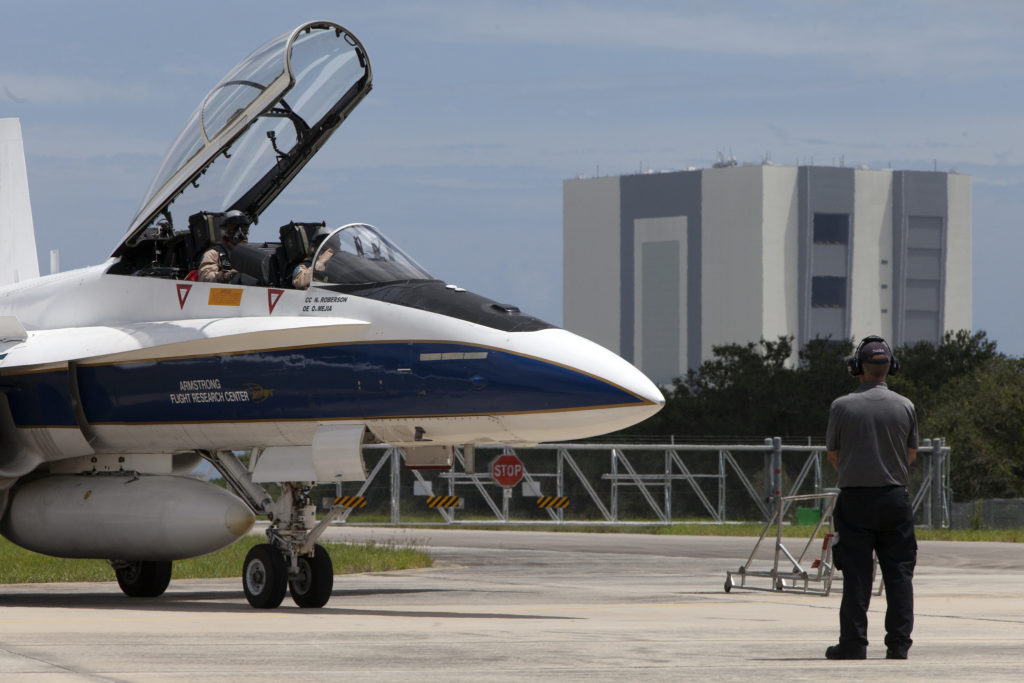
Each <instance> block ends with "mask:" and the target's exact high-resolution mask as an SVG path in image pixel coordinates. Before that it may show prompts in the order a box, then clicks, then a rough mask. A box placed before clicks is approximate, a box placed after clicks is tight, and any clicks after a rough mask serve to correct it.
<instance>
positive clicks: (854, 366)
mask: <svg viewBox="0 0 1024 683" xmlns="http://www.w3.org/2000/svg"><path fill="white" fill-rule="evenodd" d="M871 342H882V343H883V344H885V348H887V349H888V350H889V374H890V375H895V374H896V373H898V372H899V371H900V362H899V361H898V360H896V356H894V355H893V353H892V347H891V346H889V342H887V341H885V339H883V338H882V337H879V336H878V335H877V334H872V335H869V336H867V337H864V338H863V339H861V340H860V344H857V350H856V351H854V352H853V355H852V356H850V357H849V358H847V359H846V366H847V369H848V370H849V371H850V374H851V375H853V376H854V377H857V376H858V375H863V374H864V366H863V365H862V364H861V362H860V350H861V349H863V348H864V345H865V344H869V343H871Z"/></svg>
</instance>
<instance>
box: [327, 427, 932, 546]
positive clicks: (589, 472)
mask: <svg viewBox="0 0 1024 683" xmlns="http://www.w3.org/2000/svg"><path fill="white" fill-rule="evenodd" d="M502 454H513V455H515V456H516V457H517V458H518V459H519V460H520V461H521V462H522V463H523V476H522V481H521V483H520V484H518V485H517V486H515V487H503V486H500V485H498V483H497V482H496V481H495V480H494V478H493V477H492V476H491V472H490V467H489V463H490V462H491V461H492V460H493V459H494V458H496V457H498V456H499V455H502ZM364 456H365V458H366V461H367V463H372V468H371V470H370V472H369V475H368V477H367V479H366V481H365V482H359V483H358V490H353V489H354V488H355V487H356V486H357V484H356V483H352V484H344V485H338V486H337V488H336V490H335V496H336V497H338V498H340V499H342V500H344V501H345V503H344V504H351V505H352V507H349V508H347V509H346V510H345V511H344V512H343V513H342V514H341V515H340V516H339V522H344V521H346V520H347V519H349V517H350V516H352V515H356V517H355V518H353V521H355V519H358V516H359V515H361V514H364V513H366V512H368V511H369V512H376V513H377V514H378V515H379V514H380V513H382V512H384V513H386V515H387V518H388V520H389V521H390V523H392V524H400V523H402V521H403V514H404V515H406V518H407V519H406V522H407V523H408V522H409V521H413V520H412V518H415V521H420V522H422V521H424V518H423V515H424V513H427V514H428V517H427V519H428V520H429V519H431V518H434V522H433V523H438V522H440V523H446V524H465V523H480V522H488V523H495V522H498V523H510V522H516V523H529V522H547V523H556V524H567V523H581V522H587V523H604V524H637V523H658V524H668V523H672V522H678V521H684V520H685V521H708V522H738V521H762V522H763V521H765V520H767V519H768V518H769V517H770V516H771V514H772V510H773V509H774V504H775V501H776V499H777V497H778V496H783V495H787V496H793V495H800V494H820V493H822V492H823V491H827V490H828V489H830V488H832V487H834V486H835V483H836V482H835V472H834V470H833V469H832V467H831V466H830V465H828V463H827V461H826V462H825V463H824V464H823V460H826V457H825V456H826V454H825V449H824V447H823V446H814V445H811V446H794V445H786V444H783V443H782V440H781V439H780V438H778V437H776V438H771V439H765V440H764V442H763V443H760V444H725V445H708V444H653V445H652V444H584V443H563V444H543V445H539V446H534V447H516V448H512V447H509V446H502V445H494V446H477V447H476V449H475V457H472V456H471V457H470V458H469V459H470V462H471V465H470V468H469V469H467V468H466V460H467V458H466V454H464V453H463V452H462V450H460V449H456V452H455V460H454V463H453V465H452V467H451V468H449V469H447V470H443V471H422V470H407V469H406V468H405V466H404V459H405V453H404V451H403V450H402V449H401V448H396V447H389V446H367V447H366V448H365V451H364ZM474 460H475V461H476V466H473V464H472V462H473V461H474ZM949 462H950V450H949V448H948V447H946V445H945V442H944V440H943V439H926V440H924V441H923V442H922V444H921V448H920V449H919V450H918V463H917V464H915V465H914V466H913V467H911V482H910V486H909V487H908V488H909V490H910V493H911V496H912V500H913V507H914V511H915V517H916V520H917V522H918V524H921V525H924V526H928V527H932V528H948V527H949V526H950V508H951V495H950V486H949ZM349 501H354V502H352V503H349ZM814 513H815V510H813V509H806V508H796V509H795V510H793V511H792V514H793V517H794V519H793V520H791V521H797V520H798V519H800V517H801V515H804V516H805V517H806V518H807V519H810V520H813V519H814ZM435 516H436V518H435Z"/></svg>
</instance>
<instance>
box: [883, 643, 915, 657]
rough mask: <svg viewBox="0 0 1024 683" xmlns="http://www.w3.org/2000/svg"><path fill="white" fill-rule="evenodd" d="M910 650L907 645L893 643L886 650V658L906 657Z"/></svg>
mask: <svg viewBox="0 0 1024 683" xmlns="http://www.w3.org/2000/svg"><path fill="white" fill-rule="evenodd" d="M908 650H910V648H909V647H907V646H906V645H893V646H892V647H889V648H888V649H887V650H886V651H885V658H886V659H906V658H907V651H908Z"/></svg>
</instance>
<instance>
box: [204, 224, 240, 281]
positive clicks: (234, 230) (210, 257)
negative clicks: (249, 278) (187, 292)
mask: <svg viewBox="0 0 1024 683" xmlns="http://www.w3.org/2000/svg"><path fill="white" fill-rule="evenodd" d="M215 233H220V235H221V239H220V240H219V241H215V242H213V243H212V244H211V246H210V248H209V249H207V250H206V252H204V253H203V258H202V260H201V261H200V262H199V273H198V277H197V279H198V280H199V282H220V283H226V282H237V281H238V279H239V277H240V275H239V273H238V271H237V270H235V269H234V268H232V267H231V259H230V258H229V253H230V250H231V249H234V247H235V245H236V244H239V243H241V242H245V241H246V240H247V239H248V235H249V220H248V218H246V216H245V214H243V213H242V212H241V211H229V212H228V213H227V214H226V216H225V218H224V221H223V223H222V224H221V225H219V226H217V229H216V230H215Z"/></svg>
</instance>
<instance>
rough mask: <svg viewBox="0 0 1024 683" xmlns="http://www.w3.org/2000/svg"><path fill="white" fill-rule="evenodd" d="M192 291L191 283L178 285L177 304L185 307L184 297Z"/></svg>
mask: <svg viewBox="0 0 1024 683" xmlns="http://www.w3.org/2000/svg"><path fill="white" fill-rule="evenodd" d="M191 291H192V285H178V306H180V307H181V308H185V299H187V298H188V293H189V292H191Z"/></svg>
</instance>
